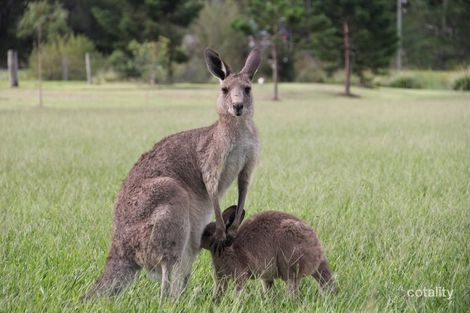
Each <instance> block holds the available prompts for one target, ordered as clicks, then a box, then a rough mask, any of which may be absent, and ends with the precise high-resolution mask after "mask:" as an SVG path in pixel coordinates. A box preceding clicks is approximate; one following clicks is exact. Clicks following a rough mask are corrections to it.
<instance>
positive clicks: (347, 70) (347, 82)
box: [343, 21, 351, 96]
mask: <svg viewBox="0 0 470 313" xmlns="http://www.w3.org/2000/svg"><path fill="white" fill-rule="evenodd" d="M343 37H344V93H345V94H346V96H350V95H351V66H350V64H349V62H350V55H351V52H350V46H349V25H348V22H347V21H344V22H343Z"/></svg>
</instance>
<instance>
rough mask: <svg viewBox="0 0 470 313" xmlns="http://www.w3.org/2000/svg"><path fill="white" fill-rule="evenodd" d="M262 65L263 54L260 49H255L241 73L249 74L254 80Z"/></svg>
mask: <svg viewBox="0 0 470 313" xmlns="http://www.w3.org/2000/svg"><path fill="white" fill-rule="evenodd" d="M260 64H261V52H260V51H259V50H258V49H253V50H251V52H250V54H249V55H248V57H247V58H246V62H245V66H243V68H242V70H241V71H240V73H245V74H248V76H249V77H250V80H252V79H253V77H254V76H255V74H256V71H257V70H258V68H259V65H260Z"/></svg>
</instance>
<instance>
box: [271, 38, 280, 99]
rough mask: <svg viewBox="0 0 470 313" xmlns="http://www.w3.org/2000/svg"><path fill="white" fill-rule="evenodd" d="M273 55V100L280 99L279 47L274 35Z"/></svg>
mask: <svg viewBox="0 0 470 313" xmlns="http://www.w3.org/2000/svg"><path fill="white" fill-rule="evenodd" d="M271 56H272V59H273V63H272V70H273V88H274V89H273V100H274V101H277V100H279V95H278V90H277V83H278V80H279V73H278V66H277V47H276V39H275V37H274V36H273V37H272V40H271Z"/></svg>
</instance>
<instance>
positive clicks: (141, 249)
mask: <svg viewBox="0 0 470 313" xmlns="http://www.w3.org/2000/svg"><path fill="white" fill-rule="evenodd" d="M206 60H207V62H208V68H209V70H210V71H211V72H214V71H217V74H218V76H217V77H218V78H219V79H220V81H221V87H222V88H227V89H228V92H225V91H227V90H225V89H224V90H222V89H221V91H220V94H219V98H218V101H217V111H218V113H219V120H218V121H217V122H215V123H214V124H212V125H211V126H208V127H203V128H198V129H193V130H189V131H184V132H181V133H178V134H175V135H171V136H169V137H167V138H165V139H163V140H161V141H160V142H159V143H157V144H156V145H155V146H154V147H153V149H152V150H150V151H149V152H147V153H144V154H143V155H142V156H141V157H140V159H139V160H138V161H137V163H136V164H135V165H134V167H133V168H132V169H131V170H130V172H129V174H128V176H127V178H126V179H125V181H124V182H123V185H122V188H121V191H120V192H119V194H118V196H117V200H116V205H115V210H114V222H113V231H112V243H111V249H110V251H109V255H108V258H107V260H106V265H105V269H104V272H103V274H102V275H101V277H100V278H99V279H98V281H97V282H96V284H95V286H94V287H93V288H92V289H91V290H90V291H89V292H88V294H87V296H88V297H92V296H95V295H102V294H113V293H117V292H119V291H121V290H122V289H123V288H124V287H125V286H126V285H128V284H129V283H130V282H132V280H133V279H134V277H135V274H136V272H137V271H138V270H139V269H141V268H146V269H148V270H149V271H150V274H151V276H152V277H154V278H155V279H157V280H158V281H161V283H162V290H161V295H160V301H162V300H163V299H164V298H165V297H166V296H167V295H168V294H171V295H172V296H173V297H176V296H178V295H179V294H180V293H181V291H182V289H183V287H184V286H185V284H186V283H187V281H188V278H189V275H190V272H191V265H192V263H193V261H194V259H195V257H196V255H197V253H198V252H199V250H200V238H201V234H202V231H203V229H204V227H205V225H206V224H207V223H208V222H209V221H210V218H211V215H212V212H214V213H215V215H216V220H217V221H218V225H217V227H216V228H217V231H218V232H216V237H217V243H218V247H219V250H220V247H221V243H222V241H224V240H225V239H226V235H225V227H224V225H223V219H222V214H221V212H220V208H219V199H220V198H221V197H222V196H223V194H224V192H225V191H226V190H227V188H228V187H229V185H230V184H231V183H232V182H233V180H234V179H235V178H238V186H239V206H241V209H243V205H244V202H245V197H246V192H247V189H248V184H249V180H250V177H251V174H252V172H253V169H254V165H255V163H256V159H257V155H258V149H259V148H258V146H259V144H258V137H257V131H256V128H255V125H254V123H253V104H252V97H251V93H249V92H248V93H247V92H246V88H249V87H250V86H251V81H250V79H251V77H252V76H253V75H254V72H255V71H256V69H257V68H258V66H259V62H260V59H259V51H257V50H254V51H252V53H251V54H250V56H249V57H248V59H247V62H246V64H245V67H244V69H242V71H241V72H240V73H238V74H233V73H231V72H229V67H228V66H227V65H226V63H223V64H224V66H222V65H221V64H222V62H223V61H222V60H221V59H220V57H219V56H218V54H217V53H216V52H215V51H213V50H210V49H208V50H206ZM221 67H223V68H221ZM243 92H244V93H243ZM235 106H238V108H235ZM240 106H241V107H242V108H241V110H240ZM236 113H240V114H236ZM220 230H222V232H220ZM235 230H236V227H235ZM232 232H233V228H232ZM232 236H233V234H232Z"/></svg>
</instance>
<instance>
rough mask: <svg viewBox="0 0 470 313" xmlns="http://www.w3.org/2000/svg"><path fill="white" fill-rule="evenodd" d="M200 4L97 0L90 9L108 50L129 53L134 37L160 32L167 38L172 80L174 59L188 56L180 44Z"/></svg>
mask: <svg viewBox="0 0 470 313" xmlns="http://www.w3.org/2000/svg"><path fill="white" fill-rule="evenodd" d="M201 7H202V6H201V0H145V1H132V0H116V1H113V2H110V1H97V2H96V4H92V8H91V12H92V15H93V17H94V19H95V20H96V22H97V24H98V31H99V32H101V33H102V36H101V38H102V43H101V48H103V49H106V50H107V51H106V52H111V50H121V51H123V52H124V53H127V54H128V55H130V54H131V52H130V51H129V50H128V46H129V43H130V42H131V41H132V40H136V41H137V42H140V43H142V42H146V41H158V38H159V36H164V37H166V38H168V39H169V40H170V42H169V47H168V48H169V55H168V56H169V65H168V80H169V81H170V82H171V81H172V80H173V63H174V62H180V61H185V60H186V59H187V58H186V56H185V55H184V53H183V52H182V49H181V47H180V45H181V41H182V38H183V35H184V33H185V28H186V27H187V26H188V25H189V24H190V23H191V22H192V21H193V19H194V18H196V17H197V15H198V13H199V10H200V8H201ZM92 38H93V37H92ZM97 46H98V48H100V46H99V45H97Z"/></svg>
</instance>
